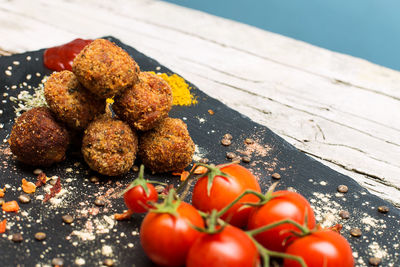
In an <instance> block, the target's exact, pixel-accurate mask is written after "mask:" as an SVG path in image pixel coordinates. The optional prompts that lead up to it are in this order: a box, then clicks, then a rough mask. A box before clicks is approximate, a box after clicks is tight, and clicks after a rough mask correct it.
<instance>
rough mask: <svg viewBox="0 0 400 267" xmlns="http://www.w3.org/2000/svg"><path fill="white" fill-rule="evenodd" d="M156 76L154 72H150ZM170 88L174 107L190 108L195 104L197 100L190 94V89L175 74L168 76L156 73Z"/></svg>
mask: <svg viewBox="0 0 400 267" xmlns="http://www.w3.org/2000/svg"><path fill="white" fill-rule="evenodd" d="M152 73H154V74H156V73H155V72H152ZM157 75H158V76H160V77H161V78H163V79H164V80H165V81H166V82H167V83H168V84H169V86H170V87H171V90H172V97H173V102H172V104H173V105H174V106H190V105H193V104H197V99H196V98H195V97H194V96H193V95H192V94H191V92H190V91H191V89H192V87H190V86H189V85H188V84H187V83H186V82H185V80H184V79H183V78H182V77H180V76H179V75H177V74H172V75H168V74H166V73H157Z"/></svg>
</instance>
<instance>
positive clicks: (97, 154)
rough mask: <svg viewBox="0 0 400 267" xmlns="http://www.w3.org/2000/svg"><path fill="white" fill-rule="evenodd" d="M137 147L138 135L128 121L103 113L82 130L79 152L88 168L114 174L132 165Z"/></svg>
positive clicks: (124, 171)
mask: <svg viewBox="0 0 400 267" xmlns="http://www.w3.org/2000/svg"><path fill="white" fill-rule="evenodd" d="M137 146H138V137H137V135H136V133H135V132H134V131H132V129H131V128H130V127H129V125H128V124H126V123H125V122H123V121H120V120H116V119H113V118H111V117H109V116H108V115H103V116H101V117H99V118H97V119H95V120H94V121H93V122H91V123H90V124H89V127H88V128H87V129H86V130H85V132H84V135H83V141H82V154H83V157H84V159H85V161H86V163H87V164H88V165H89V167H90V168H91V169H92V170H94V171H97V172H98V173H100V174H104V175H108V176H117V175H121V174H124V173H126V172H128V171H129V169H130V168H131V167H132V165H133V162H134V161H135V159H136V152H137Z"/></svg>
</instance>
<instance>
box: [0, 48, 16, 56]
mask: <svg viewBox="0 0 400 267" xmlns="http://www.w3.org/2000/svg"><path fill="white" fill-rule="evenodd" d="M14 53H15V52H12V51H9V50H5V49H3V48H1V47H0V56H10V55H12V54H14Z"/></svg>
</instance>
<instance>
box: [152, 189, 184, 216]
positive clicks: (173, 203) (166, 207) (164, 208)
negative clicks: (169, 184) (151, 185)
mask: <svg viewBox="0 0 400 267" xmlns="http://www.w3.org/2000/svg"><path fill="white" fill-rule="evenodd" d="M180 203H181V200H180V199H179V198H177V196H176V192H175V189H173V188H172V189H171V190H170V191H169V192H168V195H167V197H166V198H165V199H164V201H163V202H162V203H161V204H154V207H155V208H154V209H150V210H151V212H154V213H168V214H171V215H173V216H178V212H177V209H178V207H179V204H180Z"/></svg>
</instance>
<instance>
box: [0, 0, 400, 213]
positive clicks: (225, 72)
mask: <svg viewBox="0 0 400 267" xmlns="http://www.w3.org/2000/svg"><path fill="white" fill-rule="evenodd" d="M106 35H112V36H114V37H116V38H119V39H120V40H122V41H123V42H125V43H126V44H128V45H131V46H133V47H135V48H136V49H138V50H140V51H141V52H143V53H145V54H147V55H148V56H150V57H153V58H155V59H157V60H158V61H159V62H160V63H162V64H164V65H165V66H167V67H169V68H171V69H173V70H174V71H176V72H177V73H179V74H181V75H182V76H183V77H185V78H186V79H187V80H189V81H191V82H193V83H194V84H196V85H197V86H198V87H199V88H200V89H201V90H202V91H204V92H205V93H207V94H209V95H211V96H212V97H214V98H217V99H219V100H220V101H222V102H223V103H225V104H226V105H228V106H230V107H232V108H233V109H236V110H238V111H239V112H241V113H243V114H245V115H247V116H248V117H250V118H251V119H252V120H254V121H256V122H258V123H260V124H263V125H266V126H267V127H269V128H270V129H272V130H273V131H274V132H276V133H277V134H279V135H280V136H281V137H283V138H284V139H286V140H287V141H288V142H290V143H291V144H293V145H294V146H296V147H297V148H298V149H299V150H301V151H304V153H307V154H308V155H310V156H312V157H314V158H316V159H317V160H319V161H322V162H323V163H324V164H326V165H328V166H330V167H331V168H333V169H335V170H337V171H339V172H341V173H343V174H346V175H348V176H350V177H352V178H353V179H355V180H357V181H358V182H359V183H360V184H362V185H363V186H364V187H366V188H367V189H369V190H370V191H371V192H373V193H374V194H377V195H379V196H381V197H382V198H385V199H387V200H390V201H391V202H392V203H394V204H395V205H397V206H400V73H399V72H397V71H394V70H391V69H388V68H384V67H381V66H377V65H374V64H372V63H369V62H367V61H365V60H362V59H358V58H354V57H351V56H347V55H343V54H339V53H335V52H332V51H328V50H325V49H321V48H318V47H315V46H312V45H309V44H307V43H304V42H300V41H296V40H293V39H290V38H287V37H284V36H281V35H278V34H274V33H270V32H267V31H263V30H260V29H257V28H254V27H251V26H247V25H244V24H241V23H237V22H233V21H230V20H226V19H222V18H219V17H215V16H212V15H208V14H205V13H202V12H198V11H195V10H191V9H187V8H183V7H179V6H176V5H172V4H169V3H165V2H160V1H154V0H135V1H129V0H114V1H95V0H86V1H78V0H52V1H45V0H38V1H29V0H25V1H24V0H11V1H7V0H0V36H2V38H0V54H2V55H8V54H12V53H19V52H24V51H29V50H36V49H40V48H44V47H49V46H54V45H59V44H62V43H65V42H68V41H70V40H72V39H74V38H77V37H81V38H97V37H101V36H106Z"/></svg>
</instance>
